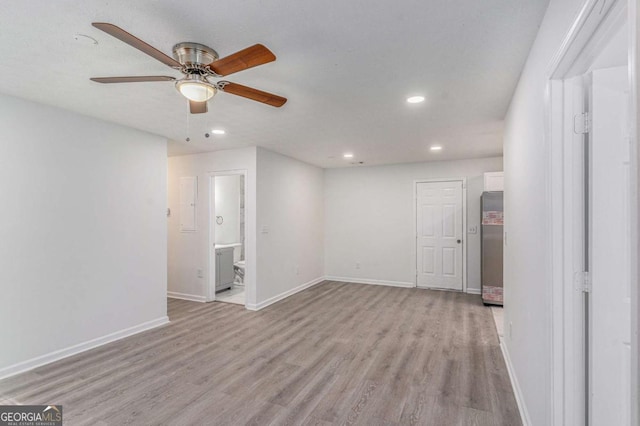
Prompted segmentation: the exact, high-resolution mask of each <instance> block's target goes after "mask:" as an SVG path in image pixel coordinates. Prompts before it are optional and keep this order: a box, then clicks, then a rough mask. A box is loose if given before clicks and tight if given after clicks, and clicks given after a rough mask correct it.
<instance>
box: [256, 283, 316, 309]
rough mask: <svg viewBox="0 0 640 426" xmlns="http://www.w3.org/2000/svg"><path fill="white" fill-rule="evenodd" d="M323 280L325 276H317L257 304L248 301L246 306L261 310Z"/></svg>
mask: <svg viewBox="0 0 640 426" xmlns="http://www.w3.org/2000/svg"><path fill="white" fill-rule="evenodd" d="M323 281H325V278H324V277H319V278H316V279H314V280H311V281H309V282H306V283H304V284H300V285H299V286H298V287H295V288H292V289H291V290H287V291H285V292H283V293H280V294H278V295H277V296H273V297H270V298H269V299H267V300H265V301H263V302H260V303H257V304H252V303H247V305H246V308H247V309H249V310H250V311H259V310H260V309H264V308H266V307H267V306H269V305H273V304H274V303H276V302H279V301H281V300H282V299H285V298H287V297H289V296H291V295H293V294H296V293H299V292H301V291H302V290H306V289H308V288H309V287H312V286H314V285H316V284H319V283H321V282H323Z"/></svg>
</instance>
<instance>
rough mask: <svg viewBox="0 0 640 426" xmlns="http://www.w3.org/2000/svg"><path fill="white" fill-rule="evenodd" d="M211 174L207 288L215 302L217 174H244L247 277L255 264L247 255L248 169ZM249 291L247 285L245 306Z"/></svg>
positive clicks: (209, 299) (208, 295)
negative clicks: (249, 269) (248, 271)
mask: <svg viewBox="0 0 640 426" xmlns="http://www.w3.org/2000/svg"><path fill="white" fill-rule="evenodd" d="M207 175H208V176H209V188H208V189H209V220H208V224H209V238H208V245H209V250H208V251H207V252H208V253H209V257H208V259H207V262H208V271H209V281H208V283H207V289H206V297H207V299H206V301H207V302H213V301H215V300H216V263H215V262H214V261H213V259H214V256H215V251H216V249H215V244H216V243H215V241H216V238H215V237H216V236H215V229H216V223H215V217H216V198H215V192H216V191H215V189H216V182H215V178H216V176H244V243H243V244H244V256H245V263H244V264H245V277H246V276H247V268H249V267H250V265H253V263H252V262H247V256H249V250H247V239H248V238H249V228H248V222H249V221H248V220H247V192H248V190H247V189H248V188H247V185H248V180H247V170H245V169H232V170H218V171H215V172H209V173H207ZM245 285H246V284H245ZM247 291H248V289H247V288H246V287H245V297H244V306H245V308H246V307H247Z"/></svg>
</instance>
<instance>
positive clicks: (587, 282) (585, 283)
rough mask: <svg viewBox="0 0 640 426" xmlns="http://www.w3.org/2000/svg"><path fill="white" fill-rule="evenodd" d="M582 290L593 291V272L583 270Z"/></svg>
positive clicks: (585, 291)
mask: <svg viewBox="0 0 640 426" xmlns="http://www.w3.org/2000/svg"><path fill="white" fill-rule="evenodd" d="M581 275H582V283H581V284H582V291H583V292H584V293H591V274H590V273H589V272H588V271H585V272H582V274H581Z"/></svg>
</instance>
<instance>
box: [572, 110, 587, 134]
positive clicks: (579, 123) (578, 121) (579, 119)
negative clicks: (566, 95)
mask: <svg viewBox="0 0 640 426" xmlns="http://www.w3.org/2000/svg"><path fill="white" fill-rule="evenodd" d="M590 131H591V114H589V113H588V112H583V113H582V114H577V115H574V116H573V132H574V133H575V134H576V135H584V134H586V133H589V132H590Z"/></svg>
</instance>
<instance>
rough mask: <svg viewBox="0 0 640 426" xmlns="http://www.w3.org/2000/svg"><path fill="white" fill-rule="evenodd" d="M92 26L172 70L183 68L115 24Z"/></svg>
mask: <svg viewBox="0 0 640 426" xmlns="http://www.w3.org/2000/svg"><path fill="white" fill-rule="evenodd" d="M91 25H93V26H94V27H96V28H97V29H99V30H102V31H104V32H105V33H107V34H109V35H111V36H113V37H115V38H117V39H118V40H121V41H124V42H125V43H127V44H128V45H129V46H132V47H135V48H136V49H138V50H140V51H141V52H143V53H146V54H147V55H149V56H151V57H152V58H155V59H157V60H158V61H160V62H162V63H163V64H165V65H168V66H170V67H171V68H176V69H181V68H182V65H181V64H180V62H178V61H176V60H175V59H173V58H171V57H169V56H167V55H165V54H164V53H162V52H161V51H159V50H158V49H156V48H155V47H153V46H151V45H150V44H147V43H145V42H144V41H142V40H140V39H139V38H137V37H136V36H134V35H132V34H129V33H128V32H126V31H125V30H123V29H122V28H120V27H117V26H115V25H113V24H108V23H106V22H93V23H92V24H91Z"/></svg>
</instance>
